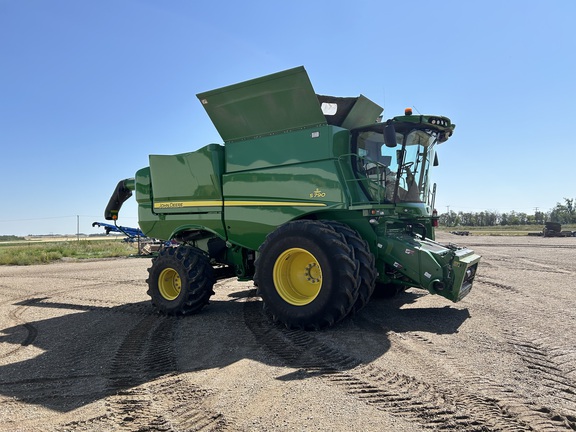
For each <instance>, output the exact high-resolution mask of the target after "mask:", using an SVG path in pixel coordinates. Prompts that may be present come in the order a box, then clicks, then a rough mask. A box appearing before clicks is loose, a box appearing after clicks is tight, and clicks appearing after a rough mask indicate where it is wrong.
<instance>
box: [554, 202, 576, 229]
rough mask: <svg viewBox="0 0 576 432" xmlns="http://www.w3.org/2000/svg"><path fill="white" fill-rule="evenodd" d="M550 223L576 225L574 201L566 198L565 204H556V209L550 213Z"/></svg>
mask: <svg viewBox="0 0 576 432" xmlns="http://www.w3.org/2000/svg"><path fill="white" fill-rule="evenodd" d="M550 221H551V222H558V223H561V224H571V223H576V208H575V207H574V199H569V198H564V204H561V203H556V207H554V208H553V209H552V211H551V212H550Z"/></svg>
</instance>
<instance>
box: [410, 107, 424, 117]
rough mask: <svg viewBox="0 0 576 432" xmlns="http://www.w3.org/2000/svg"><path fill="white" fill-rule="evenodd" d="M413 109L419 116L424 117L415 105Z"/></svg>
mask: <svg viewBox="0 0 576 432" xmlns="http://www.w3.org/2000/svg"><path fill="white" fill-rule="evenodd" d="M412 108H414V110H415V111H416V112H417V113H418V114H420V115H422V113H421V112H420V111H418V108H416V107H415V106H414V105H412Z"/></svg>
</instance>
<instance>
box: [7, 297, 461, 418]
mask: <svg viewBox="0 0 576 432" xmlns="http://www.w3.org/2000/svg"><path fill="white" fill-rule="evenodd" d="M417 299H418V295H417V294H413V293H409V292H408V293H403V294H402V295H400V296H398V297H397V298H394V299H392V300H380V299H375V300H373V301H371V303H370V304H369V305H368V306H367V307H366V308H365V309H364V310H363V311H362V312H361V313H359V314H358V315H356V316H354V317H352V318H351V319H347V320H345V321H344V322H342V323H341V324H339V325H337V326H335V327H333V328H331V329H328V330H325V331H320V332H304V331H298V330H288V329H285V328H284V327H281V326H278V325H275V324H273V323H271V322H270V321H269V320H268V318H267V317H266V316H265V315H264V313H263V312H262V307H261V302H260V301H259V299H256V298H254V290H248V291H243V292H240V293H235V294H233V295H231V296H230V297H229V299H228V300H227V301H212V302H211V305H210V306H209V307H207V308H205V309H204V310H203V311H202V312H201V313H200V314H198V315H193V316H190V317H186V318H175V317H165V316H160V315H158V314H157V313H156V312H155V311H154V310H153V308H152V306H151V305H150V303H149V302H142V303H134V304H127V305H122V306H89V305H78V304H67V303H62V302H54V301H51V300H50V298H36V299H28V300H26V301H25V302H21V303H18V304H15V306H17V311H18V310H19V311H20V312H24V311H26V314H23V313H20V314H19V316H22V315H26V316H31V315H40V316H52V317H51V318H46V319H42V320H38V321H30V322H26V323H24V322H23V323H22V324H20V325H18V326H14V327H11V328H6V329H1V330H0V343H1V344H2V345H3V349H2V351H1V353H0V356H2V357H0V361H2V363H6V362H9V361H10V359H11V358H13V359H14V362H12V363H8V364H5V365H3V366H0V394H2V395H4V396H6V397H10V398H15V399H17V400H19V401H22V402H25V403H30V404H37V405H41V406H45V407H47V408H50V409H53V410H56V411H60V412H66V411H71V410H73V409H76V408H79V407H81V406H84V405H87V404H90V403H92V402H95V401H97V400H101V399H104V398H106V397H108V396H112V395H116V394H122V392H124V391H125V390H126V389H129V388H132V387H136V386H139V385H141V384H144V383H147V382H150V381H153V380H155V379H156V378H158V377H160V376H163V375H170V374H171V375H177V374H178V373H185V372H192V371H199V370H200V371H201V370H207V369H214V368H223V367H226V366H230V365H232V364H234V363H236V362H239V361H241V360H252V361H257V362H260V363H262V364H266V365H270V366H282V367H291V368H295V369H297V370H298V371H297V372H293V373H288V374H287V375H284V376H282V377H278V378H277V379H280V380H291V379H306V378H308V377H310V376H314V375H318V374H329V373H333V371H336V370H338V371H341V370H348V369H352V368H354V367H357V366H358V365H360V364H369V363H370V362H371V361H373V360H374V359H376V358H379V357H381V356H382V355H384V354H385V353H386V352H387V351H388V349H389V347H390V342H389V339H388V333H389V332H397V333H401V332H408V331H419V332H430V333H438V334H450V333H454V332H456V331H457V330H458V328H459V327H460V325H461V324H462V323H463V322H464V321H465V320H466V319H467V318H468V317H469V315H468V311H467V310H461V309H455V308H450V307H446V308H421V309H417V308H411V309H400V307H401V306H402V305H404V304H406V303H411V302H414V301H417ZM63 314H64V315H63ZM6 347H8V348H7V349H6ZM31 355H33V357H32V358H30V356H31Z"/></svg>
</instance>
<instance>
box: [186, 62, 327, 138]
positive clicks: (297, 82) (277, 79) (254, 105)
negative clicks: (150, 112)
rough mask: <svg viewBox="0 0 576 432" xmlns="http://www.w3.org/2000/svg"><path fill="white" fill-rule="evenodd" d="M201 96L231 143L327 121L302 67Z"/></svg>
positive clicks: (202, 101) (210, 113)
mask: <svg viewBox="0 0 576 432" xmlns="http://www.w3.org/2000/svg"><path fill="white" fill-rule="evenodd" d="M197 97H198V99H200V102H201V103H202V105H203V106H204V108H205V109H206V112H207V113H208V115H209V116H210V119H211V120H212V123H214V126H216V129H217V130H218V132H219V133H220V136H221V137H222V139H223V140H224V141H225V142H227V143H228V142H229V141H236V140H240V139H245V138H249V137H255V136H261V135H267V134H271V133H275V132H281V131H285V130H290V129H297V128H304V127H309V126H313V125H317V124H326V118H325V117H324V114H322V110H321V109H320V104H319V103H318V99H317V97H316V94H315V93H314V89H313V88H312V84H311V83H310V79H309V78H308V74H307V73H306V70H305V69H304V67H302V66H300V67H297V68H294V69H289V70H286V71H283V72H278V73H275V74H272V75H267V76H264V77H260V78H256V79H253V80H249V81H245V82H242V83H239V84H234V85H231V86H227V87H222V88H220V89H216V90H211V91H207V92H204V93H199V94H198V95H197Z"/></svg>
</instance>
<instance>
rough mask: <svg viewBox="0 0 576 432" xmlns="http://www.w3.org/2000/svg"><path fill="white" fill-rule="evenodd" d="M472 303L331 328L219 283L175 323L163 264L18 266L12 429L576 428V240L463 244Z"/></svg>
mask: <svg viewBox="0 0 576 432" xmlns="http://www.w3.org/2000/svg"><path fill="white" fill-rule="evenodd" d="M439 240H440V241H443V242H454V243H459V244H466V245H468V246H470V247H472V248H473V249H474V250H475V251H476V252H478V253H480V254H481V255H483V259H482V261H481V263H480V267H479V271H478V275H477V278H476V282H475V285H474V288H473V289H472V292H471V293H470V294H469V295H468V297H466V298H465V299H464V300H462V301H461V302H459V303H457V304H454V303H450V302H449V301H447V300H445V299H443V298H441V297H437V296H432V295H429V294H427V293H426V292H424V291H421V290H415V289H411V290H408V291H407V292H405V293H402V294H400V295H398V296H397V297H395V298H393V299H373V300H372V301H371V302H370V303H369V305H368V306H367V307H366V308H365V309H364V310H363V311H362V312H361V313H360V314H358V315H356V316H355V317H353V318H350V319H347V320H345V321H344V322H342V323H341V324H339V325H337V326H336V327H334V328H331V329H328V330H325V331H321V332H303V331H289V330H286V329H284V328H281V327H279V326H275V325H273V324H271V323H270V322H269V321H268V320H267V318H266V317H265V316H264V315H263V314H262V310H261V303H260V300H259V298H257V297H255V291H254V286H253V284H252V283H240V282H237V281H235V280H233V279H227V280H223V281H221V282H219V283H218V284H217V286H216V287H215V291H216V294H215V295H214V296H213V297H212V301H211V304H210V305H209V306H208V307H206V308H205V309H203V310H202V312H201V313H200V314H198V315H195V316H191V317H187V318H183V319H177V318H169V317H163V316H159V315H157V314H156V313H155V312H154V310H153V309H152V307H151V305H150V303H149V301H148V296H147V295H146V283H145V279H146V277H147V271H146V269H147V268H148V267H149V265H150V259H145V258H128V259H114V260H99V261H89V262H86V261H83V262H64V263H58V264H51V265H44V266H31V267H0V431H2V432H3V431H6V432H8V431H10V432H14V431H421V430H456V431H564V430H566V431H570V430H576V343H575V339H574V337H575V336H574V335H575V329H576V260H575V257H576V239H575V238H539V237H458V236H454V235H451V234H441V236H440V238H439Z"/></svg>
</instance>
